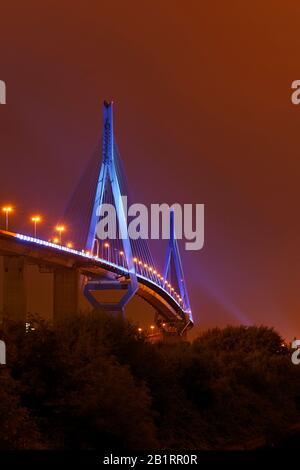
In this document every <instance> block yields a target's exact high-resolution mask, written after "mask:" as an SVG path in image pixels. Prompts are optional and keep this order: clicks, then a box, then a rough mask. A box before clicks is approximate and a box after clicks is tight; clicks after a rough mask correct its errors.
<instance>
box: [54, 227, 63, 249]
mask: <svg viewBox="0 0 300 470" xmlns="http://www.w3.org/2000/svg"><path fill="white" fill-rule="evenodd" d="M55 230H56V231H57V232H58V233H59V244H60V245H61V238H62V235H61V234H62V233H63V232H64V231H65V230H66V229H65V227H64V225H58V226H57V227H56V228H55Z"/></svg>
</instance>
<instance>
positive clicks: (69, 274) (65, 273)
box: [53, 268, 80, 323]
mask: <svg viewBox="0 0 300 470" xmlns="http://www.w3.org/2000/svg"><path fill="white" fill-rule="evenodd" d="M79 278H80V276H79V271H78V269H71V268H56V269H55V270H54V282H53V295H54V302H53V307H54V311H53V320H54V322H56V323H57V322H60V321H64V320H66V319H68V318H71V317H72V316H74V315H76V314H77V313H78V302H79Z"/></svg>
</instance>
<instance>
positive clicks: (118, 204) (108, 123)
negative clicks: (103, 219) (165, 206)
mask: <svg viewBox="0 0 300 470" xmlns="http://www.w3.org/2000/svg"><path fill="white" fill-rule="evenodd" d="M103 121H104V126H103V150H102V165H101V169H100V174H99V178H98V183H97V189H96V194H95V199H94V204H93V208H92V215H91V220H90V226H89V231H88V236H87V242H86V248H87V249H88V250H90V251H92V249H93V246H94V241H95V239H96V228H97V223H98V216H97V213H98V208H99V207H100V206H101V204H102V203H103V199H104V193H105V189H106V186H107V184H109V185H110V187H111V191H112V196H113V199H114V206H115V209H116V214H117V220H118V224H119V231H120V234H121V238H122V244H123V251H124V257H125V261H126V265H127V269H128V276H129V279H130V282H129V283H128V285H127V289H126V290H127V292H126V294H125V295H124V296H123V297H122V299H121V300H120V301H119V302H118V303H117V304H109V305H108V304H102V303H101V302H98V301H97V300H96V299H95V297H94V296H93V295H92V293H91V291H95V290H105V289H109V288H110V289H111V288H112V289H121V288H123V287H122V286H121V284H120V283H117V282H115V283H112V282H110V283H109V282H107V280H106V281H105V280H103V279H102V280H99V281H98V280H94V281H89V282H88V283H87V285H86V286H85V288H84V294H85V296H86V297H87V299H88V300H89V302H90V303H92V305H93V306H94V307H95V308H104V309H106V310H111V311H114V310H115V311H119V310H121V311H123V309H124V307H125V305H126V303H127V302H128V301H129V300H130V299H131V298H132V297H133V295H134V294H135V292H136V291H137V289H138V283H137V278H136V272H135V266H134V262H133V256H132V249H131V244H130V240H129V237H128V230H127V222H126V214H125V209H124V206H123V201H122V194H121V188H120V181H119V178H118V173H117V169H116V161H115V155H114V153H115V142H114V130H113V108H112V103H108V102H106V101H105V102H104V105H103Z"/></svg>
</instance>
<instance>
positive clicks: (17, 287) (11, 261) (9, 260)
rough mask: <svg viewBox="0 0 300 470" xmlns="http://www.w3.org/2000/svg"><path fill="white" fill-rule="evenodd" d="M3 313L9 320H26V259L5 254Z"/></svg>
mask: <svg viewBox="0 0 300 470" xmlns="http://www.w3.org/2000/svg"><path fill="white" fill-rule="evenodd" d="M3 260H4V263H3V265H4V266H3V267H4V273H3V313H4V317H5V318H7V319H8V320H13V321H22V322H24V324H25V322H26V285H25V267H26V265H25V259H24V258H23V257H22V256H4V257H3Z"/></svg>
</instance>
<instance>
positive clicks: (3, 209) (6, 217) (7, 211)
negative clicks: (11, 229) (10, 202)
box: [2, 206, 13, 231]
mask: <svg viewBox="0 0 300 470" xmlns="http://www.w3.org/2000/svg"><path fill="white" fill-rule="evenodd" d="M12 210H13V208H12V207H11V206H5V207H2V211H3V212H4V213H5V230H6V231H8V216H9V214H10V213H11V212H12Z"/></svg>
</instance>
